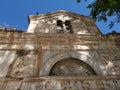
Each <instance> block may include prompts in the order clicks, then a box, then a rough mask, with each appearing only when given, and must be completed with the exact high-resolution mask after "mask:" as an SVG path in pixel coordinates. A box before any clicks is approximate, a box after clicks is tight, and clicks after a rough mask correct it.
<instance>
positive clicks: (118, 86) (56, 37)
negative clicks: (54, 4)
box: [0, 10, 120, 90]
mask: <svg viewBox="0 0 120 90" xmlns="http://www.w3.org/2000/svg"><path fill="white" fill-rule="evenodd" d="M28 21H29V26H28V30H27V32H25V31H21V30H16V29H15V28H13V29H11V30H7V29H6V28H5V27H0V90H120V33H117V32H115V31H113V32H111V33H108V34H102V33H101V31H100V30H99V29H98V27H97V26H96V24H95V20H94V19H92V18H89V17H86V16H83V15H79V14H76V13H72V12H68V11H64V10H60V11H56V12H50V13H46V14H37V15H30V16H28Z"/></svg>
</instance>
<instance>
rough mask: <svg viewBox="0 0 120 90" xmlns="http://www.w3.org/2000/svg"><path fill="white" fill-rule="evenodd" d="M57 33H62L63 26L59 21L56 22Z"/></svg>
mask: <svg viewBox="0 0 120 90" xmlns="http://www.w3.org/2000/svg"><path fill="white" fill-rule="evenodd" d="M57 32H58V33H63V25H62V21H61V20H57Z"/></svg>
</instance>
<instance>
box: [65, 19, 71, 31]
mask: <svg viewBox="0 0 120 90" xmlns="http://www.w3.org/2000/svg"><path fill="white" fill-rule="evenodd" d="M65 29H66V32H67V33H72V26H71V22H70V21H68V20H66V21H65Z"/></svg>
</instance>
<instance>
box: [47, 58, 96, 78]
mask: <svg viewBox="0 0 120 90" xmlns="http://www.w3.org/2000/svg"><path fill="white" fill-rule="evenodd" d="M49 75H50V76H74V75H75V76H79V75H96V72H95V71H94V70H93V69H92V67H90V66H89V65H88V64H86V63H85V62H83V61H81V60H78V59H75V58H65V59H62V60H60V61H58V62H57V63H55V64H54V66H53V67H52V68H51V70H50V72H49Z"/></svg>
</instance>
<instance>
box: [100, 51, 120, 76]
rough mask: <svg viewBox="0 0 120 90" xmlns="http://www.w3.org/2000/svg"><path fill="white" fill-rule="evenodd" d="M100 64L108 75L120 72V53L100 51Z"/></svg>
mask: <svg viewBox="0 0 120 90" xmlns="http://www.w3.org/2000/svg"><path fill="white" fill-rule="evenodd" d="M101 58H102V64H103V66H104V70H105V71H106V73H107V74H110V75H119V74H120V53H119V52H101Z"/></svg>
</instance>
